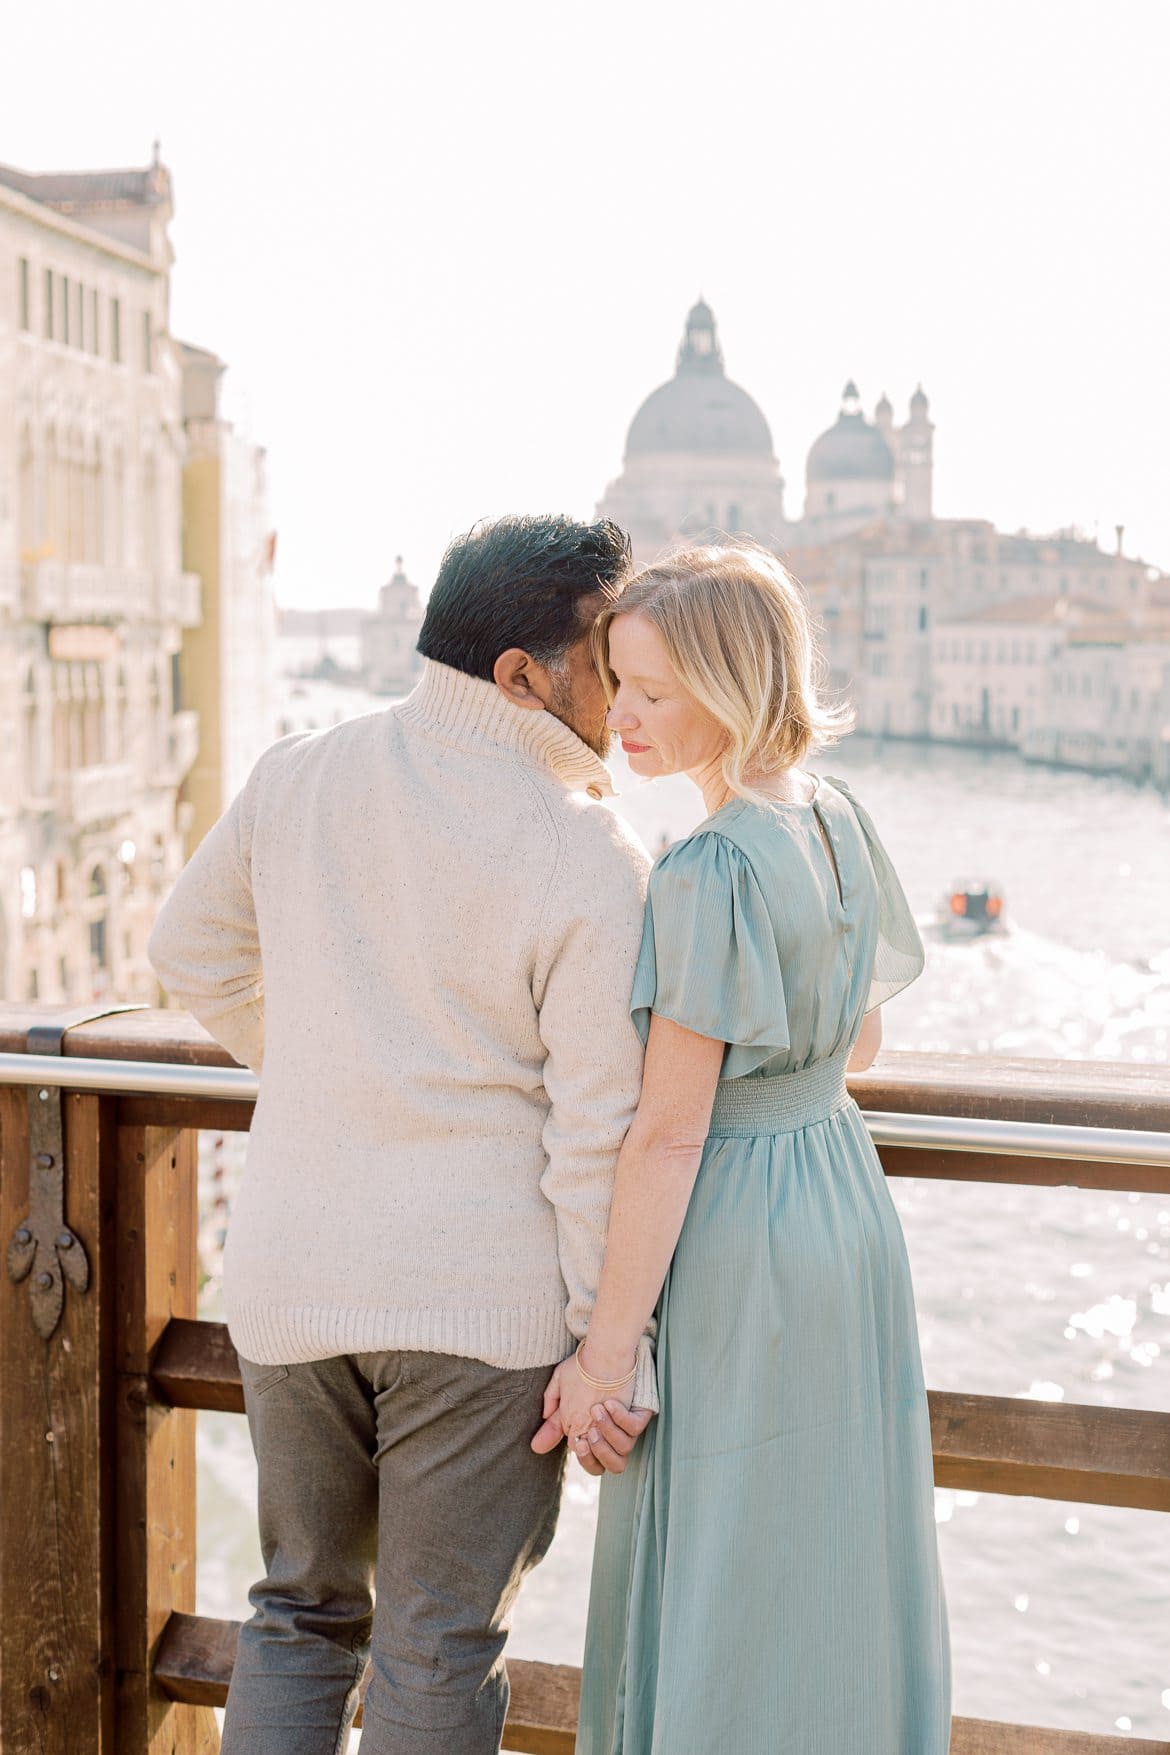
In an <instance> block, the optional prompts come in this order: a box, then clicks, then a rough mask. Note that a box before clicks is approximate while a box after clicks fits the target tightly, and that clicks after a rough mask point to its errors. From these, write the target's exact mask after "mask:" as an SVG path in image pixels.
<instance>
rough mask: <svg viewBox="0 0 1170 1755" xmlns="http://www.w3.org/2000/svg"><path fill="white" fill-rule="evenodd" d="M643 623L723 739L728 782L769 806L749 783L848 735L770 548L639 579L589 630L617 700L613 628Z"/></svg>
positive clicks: (790, 585) (728, 551)
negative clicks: (628, 618)
mask: <svg viewBox="0 0 1170 1755" xmlns="http://www.w3.org/2000/svg"><path fill="white" fill-rule="evenodd" d="M635 614H636V615H641V616H645V618H646V620H647V621H648V622H652V623H653V625H654V626H655V627H656V628H657V630H658V632H659V634H660V635H661V636H662V640H663V643H664V645H665V646H666V650H667V654H668V655H669V658H670V662H671V665H672V666H673V668H674V670H675V673H676V674H677V676H678V678H679V681H680V682H681V683H682V685H683V687H684V688H685V689H686V690H687V692H688V693H689V694H690V695H692V696H693V697H694V699H695V700H696V701H697V702H698V703H699V705H700V706H701V707H704V708H705V709H706V710H707V712H708V713H710V714H711V716H712V718H713V719H715V720H717V721H718V723H719V724H720V725H721V726H722V727H723V729H724V731H725V732H726V733H727V747H726V749H725V750H724V753H723V778H724V780H725V781H726V783H727V786H728V789H729V790H730V791H731V792H733V793H735V794H737V795H738V796H739V797H741V798H749V799H753V800H755V801H757V802H761V803H764V802H767V797H766V794H764V793H762V792H760V791H759V790H757V789H756V788H755V787H754V786H753V785H752V784H751V783H750V782H749V781H748V779H747V776H748V775H749V774H750V775H751V776H752V778H753V779H755V778H757V777H762V776H764V775H766V774H773V773H777V772H779V771H780V770H782V769H784V768H792V767H796V766H797V765H798V764H799V763H800V762H802V761H803V760H804V759H805V757H806V756H807V755H809V753H810V752H811V751H813V750H818V749H823V748H825V747H826V745H828V744H831V743H833V742H835V741H836V739H837V738H838V737H840V736H842V735H843V734H844V733H845V732H847V731H848V730H849V729H850V728H851V726H852V724H853V714H852V711H851V710H850V709H849V708H848V707H847V706H844V705H839V706H834V705H831V704H829V703H827V702H826V701H824V700H823V699H822V696H821V693H820V686H821V680H822V676H823V668H824V667H823V661H822V658H821V654H820V651H819V649H818V647H817V644H816V641H815V639H814V635H813V628H812V625H811V622H810V618H809V612H808V607H807V605H806V603H805V600H804V597H803V595H802V593H801V591H800V588H799V586H798V585H797V584H796V582H795V580H794V579H793V578H792V577H791V575H790V574H789V573H788V572H787V571H786V570H785V568H784V567H783V566H781V564H780V562H779V561H778V560H777V559H776V557H775V555H773V554H770V553H769V552H768V550H767V549H763V548H758V547H756V546H754V545H747V544H743V543H737V544H735V545H734V546H728V547H705V548H688V549H682V550H680V551H679V552H678V553H676V554H672V555H667V556H666V557H665V559H663V560H661V561H656V562H654V564H653V565H652V566H649V567H645V568H643V570H642V571H641V572H640V573H637V574H635V576H634V578H633V580H632V581H631V583H630V584H629V585H627V587H626V589H625V590H624V591H623V592H622V595H621V596H620V597H619V598H618V599H617V601H616V602H615V603H612V604H607V605H606V607H605V609H603V610H602V612H601V615H600V616H599V617H598V619H597V621H596V623H595V624H594V627H593V655H594V659H595V662H596V664H597V670H598V674H599V675H600V677H601V680H602V683H603V685H604V687H605V692H606V694H607V695H608V697H609V699H610V701H611V703H612V701H613V699H614V696H615V695H616V693H617V678H616V677H615V676H614V674H613V671H612V670H611V669H610V665H609V630H610V626H611V624H612V623H613V622H614V621H615V620H616V619H617V617H618V616H622V615H635Z"/></svg>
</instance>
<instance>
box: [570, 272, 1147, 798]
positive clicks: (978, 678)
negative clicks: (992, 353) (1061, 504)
mask: <svg viewBox="0 0 1170 1755" xmlns="http://www.w3.org/2000/svg"><path fill="white" fill-rule="evenodd" d="M934 432H935V428H934V423H933V422H932V420H931V418H930V405H929V402H928V400H927V397H926V394H925V392H924V391H923V389H922V386H921V384H920V385H919V386H918V387H917V389H916V390H915V391H914V393H913V395H912V396H911V397H910V399H909V404H908V413H907V417H906V419H905V420H904V421H903V422H902V424H901V425H898V424H896V423H895V418H894V407H893V404H892V403H891V401H890V399H889V397H888V396H886V395H884V394H883V395H882V396H881V397H880V399H879V400H878V402H877V404H876V405H875V407H874V410H873V414H872V416H868V415H867V414H866V413H865V410H864V408H863V406H862V400H861V396H860V394H859V391H858V388H857V385H856V384H855V383H854V382H853V380H852V379H850V380H849V382H848V383H847V384H846V386H845V390H844V394H843V397H842V401H841V405H840V409H839V411H838V414H837V418H836V420H835V422H834V423H833V424H832V425H831V426H829V427H828V428H826V430H825V431H824V432H822V433H821V434H820V435H819V437H818V438H816V439H815V440H814V441H813V444H812V445H811V447H810V449H809V451H808V455H807V458H806V463H805V495H804V509H803V513H802V515H801V516H800V517H799V518H792V519H790V518H788V517H787V516H786V515H785V512H784V501H783V492H784V484H783V481H782V479H781V476H780V469H779V465H778V463H777V461H776V457H775V454H774V450H773V445H772V437H771V430H770V428H769V425H768V422H767V419H766V417H765V416H764V414H763V412H762V411H761V409H760V408H759V406H758V405H757V404H756V403H755V402H754V401H753V399H752V397H751V396H750V395H749V394H748V392H747V391H746V390H744V389H741V388H740V386H738V385H737V384H733V383H732V382H731V381H730V380H729V379H728V378H727V376H726V374H725V371H724V366H723V353H722V349H721V347H720V344H719V340H718V336H717V333H716V329H715V319H714V316H713V314H712V312H711V310H710V308H709V307H708V306H707V305H706V304H704V303H702V302H700V303H699V304H698V305H696V306H695V307H694V309H693V310H692V311H691V313H690V315H689V316H688V318H687V325H686V331H685V334H684V337H683V343H682V346H681V348H680V349H679V354H678V361H677V366H676V371H675V376H674V377H673V378H672V379H670V380H669V381H668V382H667V383H666V384H663V385H661V386H660V387H659V388H658V389H657V390H655V391H653V392H652V394H651V395H650V396H649V397H648V398H647V400H646V401H645V402H644V403H643V404H642V406H641V408H640V409H639V410H638V412H637V414H636V415H635V417H634V420H633V422H632V424H631V426H630V429H629V433H628V436H627V440H626V450H625V461H624V464H623V468H622V472H621V474H620V475H619V476H618V477H617V479H616V480H615V481H614V482H612V483H611V484H610V486H609V487H608V488H607V489H606V491H605V494H604V496H603V497H602V500H601V502H600V505H599V507H598V510H599V512H601V513H605V514H608V515H609V516H611V517H613V518H615V519H616V520H617V521H618V522H619V523H621V524H623V525H624V526H625V527H626V529H628V530H629V531H630V534H631V537H632V539H633V543H634V553H635V558H636V560H637V561H638V562H639V564H644V563H646V562H647V561H649V560H651V559H653V558H654V557H655V556H656V555H658V554H660V553H662V552H663V551H665V550H668V549H669V548H670V547H672V546H674V545H676V544H678V543H680V542H686V541H694V540H703V539H713V540H716V541H719V540H726V539H727V538H729V537H730V538H734V537H737V536H750V537H753V538H754V539H755V540H757V541H759V542H761V543H763V544H764V545H765V546H766V547H768V548H770V549H772V550H773V551H774V552H775V553H776V554H778V555H780V556H781V557H782V559H783V560H784V561H785V562H786V564H787V565H788V566H789V567H790V568H791V570H792V572H793V573H794V574H795V576H796V577H797V578H798V579H799V580H800V581H801V582H802V584H803V585H804V588H805V590H806V591H807V593H808V596H809V599H810V602H811V604H812V607H813V609H814V611H815V613H816V614H817V616H818V618H819V620H820V621H821V624H822V626H823V630H824V644H825V649H826V652H827V655H828V661H829V667H830V678H829V681H830V685H831V687H833V688H834V689H836V690H837V691H839V692H842V693H847V694H848V695H849V697H850V699H851V700H852V702H853V705H854V708H855V711H856V714H857V724H858V728H859V729H860V730H862V731H865V732H869V733H871V734H874V735H879V736H891V737H909V738H932V737H945V738H947V739H948V740H951V741H954V740H955V739H956V738H957V739H958V740H959V741H976V742H982V741H986V740H988V739H993V740H995V739H998V740H1000V741H1004V742H1008V743H1014V742H1016V741H1017V736H1018V734H1021V733H1022V732H1023V730H1024V728H1025V727H1026V728H1027V730H1028V737H1029V746H1028V747H1029V749H1030V750H1034V751H1037V752H1039V751H1040V750H1046V751H1048V752H1050V754H1049V757H1048V759H1052V760H1068V761H1071V760H1073V759H1074V752H1079V754H1078V755H1077V757H1076V759H1077V760H1080V759H1082V758H1084V757H1085V756H1086V753H1087V752H1094V753H1093V760H1092V762H1091V764H1090V765H1092V766H1108V765H1120V766H1122V767H1124V768H1126V769H1127V770H1132V771H1135V772H1138V771H1153V770H1154V769H1156V768H1157V766H1158V764H1157V763H1156V762H1155V761H1153V759H1152V758H1149V759H1147V755H1146V754H1144V753H1143V752H1144V751H1145V750H1146V749H1147V746H1148V745H1150V740H1151V739H1153V746H1151V747H1154V746H1156V745H1157V743H1158V739H1159V738H1161V739H1162V747H1163V748H1164V749H1165V748H1167V747H1170V739H1167V738H1164V737H1162V729H1161V727H1162V726H1163V725H1165V726H1166V727H1167V730H1168V731H1170V720H1168V719H1167V716H1166V715H1165V713H1164V711H1163V717H1162V720H1161V722H1160V723H1159V726H1157V727H1154V729H1153V730H1151V729H1150V727H1149V726H1148V725H1147V723H1146V721H1147V719H1148V718H1150V717H1151V715H1152V716H1154V717H1156V714H1157V712H1158V711H1159V709H1156V708H1154V707H1153V706H1147V705H1143V706H1142V707H1141V708H1140V709H1135V714H1136V718H1135V719H1134V721H1133V725H1132V727H1130V726H1129V721H1126V726H1127V729H1125V730H1124V731H1122V732H1120V733H1119V734H1118V736H1116V737H1107V738H1098V739H1097V740H1096V741H1095V742H1094V741H1093V740H1092V738H1091V737H1090V735H1089V734H1088V733H1087V732H1086V733H1084V734H1083V735H1082V734H1080V733H1078V734H1077V735H1075V736H1074V735H1073V727H1072V722H1071V721H1070V720H1069V712H1070V711H1071V707H1070V700H1071V697H1070V698H1064V697H1062V696H1061V695H1060V694H1059V693H1058V692H1057V691H1056V690H1055V688H1050V687H1047V686H1043V687H1041V686H1040V685H1041V682H1042V679H1041V678H1040V677H1039V676H1037V675H1029V676H1027V677H1025V675H1024V674H1023V672H1022V671H1020V672H1017V671H1013V670H1011V669H1010V665H1009V666H1008V668H1006V669H1004V670H1003V672H1002V674H1001V667H1000V666H999V665H998V662H997V661H996V660H995V659H994V658H990V659H988V660H987V669H986V670H985V671H984V670H982V669H981V668H980V666H981V664H982V662H983V661H982V660H981V659H979V658H976V659H975V660H974V661H973V668H972V669H971V670H970V671H969V672H968V671H967V670H965V669H964V668H963V666H964V661H963V660H962V659H954V658H951V657H949V656H948V657H946V658H942V657H941V656H940V654H943V653H946V654H950V653H951V652H952V651H953V650H954V649H955V646H956V641H957V644H958V649H959V650H960V651H966V649H967V646H968V644H971V645H972V647H973V650H975V651H976V652H977V653H982V652H983V651H984V649H985V647H987V648H988V649H989V650H991V651H994V650H997V649H998V644H999V636H998V633H996V632H995V630H997V629H998V628H999V626H1000V621H999V620H997V619H996V617H997V615H1000V611H1001V609H1002V616H1001V617H1000V620H1002V622H1003V624H1004V625H1005V626H1007V627H1011V626H1015V627H1016V628H1017V630H1018V629H1019V628H1020V627H1023V626H1025V625H1026V624H1027V617H1028V616H1029V615H1032V614H1036V615H1040V613H1041V612H1040V611H1039V610H1038V609H1037V608H1036V605H1037V604H1043V605H1044V606H1046V609H1045V613H1047V606H1050V605H1052V604H1056V603H1064V604H1065V605H1066V606H1068V605H1076V606H1078V607H1077V609H1076V612H1075V614H1074V616H1073V621H1075V620H1076V616H1077V615H1082V616H1089V617H1092V614H1093V612H1094V611H1097V612H1100V613H1101V614H1103V615H1105V616H1106V617H1107V618H1111V620H1112V624H1113V626H1114V628H1115V630H1120V634H1121V643H1122V644H1123V645H1125V644H1126V643H1127V642H1129V641H1133V642H1136V643H1137V645H1136V647H1135V653H1134V654H1131V655H1128V656H1126V657H1125V658H1124V659H1116V660H1114V661H1111V663H1113V666H1114V668H1117V667H1118V666H1121V667H1122V668H1124V670H1125V674H1126V676H1127V677H1128V676H1129V675H1130V673H1131V672H1132V674H1133V675H1134V677H1136V678H1139V679H1140V680H1137V681H1134V682H1132V683H1129V684H1126V683H1124V682H1122V681H1118V682H1117V683H1116V684H1114V683H1113V682H1110V683H1109V684H1108V687H1107V692H1108V691H1111V690H1112V689H1113V688H1114V687H1115V686H1116V687H1117V688H1118V689H1119V690H1121V691H1122V694H1123V695H1124V693H1125V689H1126V688H1127V687H1128V688H1129V689H1130V691H1131V693H1132V690H1133V689H1137V690H1138V693H1139V694H1140V696H1141V699H1142V701H1143V703H1148V702H1149V701H1152V700H1155V699H1156V698H1157V694H1158V691H1157V689H1156V688H1154V687H1153V685H1152V683H1151V682H1150V680H1149V679H1150V676H1151V674H1152V671H1151V667H1152V666H1153V667H1155V668H1156V659H1155V658H1153V657H1152V656H1151V652H1152V651H1154V650H1156V648H1157V641H1158V638H1159V637H1160V630H1161V628H1162V625H1163V622H1164V620H1165V618H1166V612H1167V610H1168V609H1170V579H1168V578H1167V576H1166V575H1164V574H1161V573H1159V572H1158V571H1157V570H1156V569H1155V568H1152V567H1149V566H1147V565H1145V564H1144V563H1143V562H1142V561H1140V560H1138V559H1136V558H1135V557H1133V556H1130V555H1127V554H1126V553H1125V552H1124V548H1123V540H1122V539H1123V532H1122V530H1121V529H1120V528H1119V529H1118V530H1117V533H1116V535H1117V542H1116V548H1115V550H1114V551H1113V552H1111V553H1107V552H1106V551H1105V550H1104V549H1103V548H1102V547H1101V546H1100V545H1099V543H1098V542H1097V541H1096V539H1095V538H1092V537H1088V536H1086V535H1085V534H1084V533H1083V532H1080V531H1077V530H1066V531H1060V532H1057V533H1056V534H1055V535H1051V536H1049V535H1033V534H1030V533H1029V532H1027V531H1018V532H1014V533H1009V532H1005V531H1000V530H997V529H996V528H995V526H994V524H992V523H991V522H990V521H988V520H987V519H979V518H940V517H938V516H936V514H935V511H934V483H933V474H934ZM1011 606H1023V607H1022V608H1020V609H1018V610H1017V609H1013V608H1012V607H1011ZM1066 613H1067V611H1061V612H1060V614H1061V615H1062V616H1063V615H1065V614H1066ZM984 614H986V617H987V618H989V619H988V620H987V623H986V625H987V627H988V628H990V629H991V630H993V631H992V633H991V634H989V635H988V636H986V637H983V636H977V635H975V634H974V633H972V634H970V635H967V634H965V633H963V632H961V631H959V630H960V629H961V628H965V627H966V625H967V623H968V622H969V621H970V620H971V618H978V617H980V616H983V615H984ZM1021 617H1022V618H1023V619H1022V620H1021V619H1020V618H1021ZM952 624H959V628H957V630H956V634H955V636H954V638H950V637H948V636H947V629H948V628H949V627H950V626H951V625H952ZM1040 625H1042V626H1044V625H1047V623H1045V622H1043V621H1042V622H1041V624H1040ZM1054 625H1057V626H1059V627H1060V629H1061V634H1060V649H1061V651H1062V652H1063V651H1064V649H1065V647H1064V639H1065V626H1066V624H1065V623H1064V622H1061V621H1059V620H1058V622H1057V623H1056V624H1054ZM1068 625H1069V626H1071V623H1070V624H1068ZM1018 639H1019V635H1018V633H1017V642H1016V643H1018ZM1078 639H1079V636H1078ZM1031 640H1032V645H1033V646H1034V647H1035V648H1036V649H1037V650H1039V647H1040V645H1041V644H1042V639H1041V635H1040V634H1038V633H1036V632H1035V631H1033V633H1032V636H1031ZM1151 642H1153V645H1152V646H1151V645H1150V643H1151ZM1008 647H1009V650H1010V649H1011V647H1012V641H1011V640H1010V639H1009V641H1008ZM1147 648H1148V649H1147ZM1111 649H1112V648H1111ZM940 664H944V665H946V667H947V668H946V674H945V675H942V674H941V673H940V670H939V668H938V667H939V665H940ZM1103 686H1104V685H1103ZM1126 698H1127V699H1128V698H1129V697H1128V696H1126ZM956 713H957V714H958V718H957V719H956V718H955V714H956ZM985 718H986V722H985ZM1139 722H1140V726H1141V727H1142V729H1140V730H1139V729H1138V726H1139ZM1118 723H1120V721H1119V722H1118ZM1143 740H1144V741H1143ZM1166 759H1167V758H1166V757H1165V756H1164V757H1163V761H1165V760H1166Z"/></svg>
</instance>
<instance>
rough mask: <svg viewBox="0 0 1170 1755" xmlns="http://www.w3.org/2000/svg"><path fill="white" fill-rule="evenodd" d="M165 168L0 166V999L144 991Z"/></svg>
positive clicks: (175, 473) (167, 479) (149, 981)
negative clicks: (41, 170) (40, 171)
mask: <svg viewBox="0 0 1170 1755" xmlns="http://www.w3.org/2000/svg"><path fill="white" fill-rule="evenodd" d="M171 207H172V198H171V180H170V175H169V173H168V171H167V169H166V167H165V166H164V165H163V164H162V163H161V162H160V161H159V158H158V155H157V151H156V154H155V158H154V162H153V163H152V164H150V165H148V166H147V167H146V168H145V169H137V170H123V171H96V172H82V173H68V174H63V175H29V174H26V173H24V172H21V171H17V170H13V169H11V168H9V167H4V166H0V752H2V753H0V995H2V996H3V997H5V998H9V999H16V1000H26V999H43V1000H46V1001H66V1000H68V1001H76V1000H82V999H85V1000H88V999H90V998H100V997H103V996H105V995H107V994H109V995H113V994H117V995H118V997H120V998H123V997H126V998H134V997H143V998H149V997H152V996H153V995H154V993H155V992H156V985H155V981H154V976H153V974H152V972H151V970H150V968H149V965H148V964H147V961H146V938H147V935H148V933H149V930H150V926H151V923H152V921H153V919H154V915H155V912H156V909H157V906H158V904H159V902H160V901H161V899H162V897H163V896H164V895H165V894H166V892H167V891H168V890H169V888H170V886H171V883H172V882H173V880H174V877H175V875H176V873H177V872H178V870H179V868H180V866H181V864H182V861H183V857H184V851H185V849H184V834H183V829H184V824H183V814H182V811H181V807H180V787H181V786H182V783H183V780H184V778H185V777H186V775H187V773H188V772H189V770H190V768H191V766H192V763H193V761H194V759H195V754H196V746H197V737H198V727H197V723H196V715H195V713H194V712H193V711H192V710H191V708H190V706H189V705H188V704H187V703H186V702H185V701H184V699H183V696H182V691H181V682H182V675H181V666H180V657H179V654H180V645H181V640H182V635H183V632H184V630H185V629H192V628H194V627H195V626H196V624H197V623H198V620H199V614H200V601H199V600H200V588H199V580H198V579H197V578H196V577H195V576H194V575H193V574H191V573H189V572H185V571H184V569H183V564H182V557H181V553H180V496H181V476H182V458H183V430H182V418H181V401H180V376H179V369H178V364H177V361H176V357H175V350H174V347H173V345H172V343H171V340H170V334H169V286H170V268H171V260H172V256H171V247H170V243H169V239H168V234H167V227H168V222H169V220H170V217H171Z"/></svg>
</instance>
